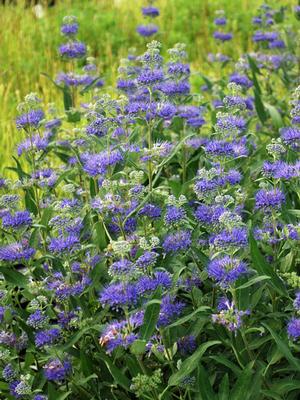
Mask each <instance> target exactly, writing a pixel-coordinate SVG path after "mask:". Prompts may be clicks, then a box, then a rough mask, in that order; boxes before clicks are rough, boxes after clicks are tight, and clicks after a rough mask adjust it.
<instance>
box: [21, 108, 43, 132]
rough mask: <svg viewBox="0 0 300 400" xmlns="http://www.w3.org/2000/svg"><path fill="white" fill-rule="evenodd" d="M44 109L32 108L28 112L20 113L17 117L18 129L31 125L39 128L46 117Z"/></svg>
mask: <svg viewBox="0 0 300 400" xmlns="http://www.w3.org/2000/svg"><path fill="white" fill-rule="evenodd" d="M44 117H45V114H44V112H43V110H40V109H38V110H30V111H29V112H28V113H25V114H22V115H19V116H18V117H17V119H16V126H17V129H19V130H20V129H28V128H30V127H33V128H37V127H38V126H39V125H40V122H41V121H42V120H43V119H44Z"/></svg>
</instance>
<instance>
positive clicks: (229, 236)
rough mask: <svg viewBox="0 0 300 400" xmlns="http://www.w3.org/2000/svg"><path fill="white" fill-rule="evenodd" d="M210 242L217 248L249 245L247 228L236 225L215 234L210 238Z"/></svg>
mask: <svg viewBox="0 0 300 400" xmlns="http://www.w3.org/2000/svg"><path fill="white" fill-rule="evenodd" d="M209 244H210V245H212V246H214V247H217V248H225V249H226V248H231V247H237V248H242V247H246V246H247V245H248V232H247V228H244V227H236V228H233V229H232V230H231V231H228V230H223V231H222V232H220V233H218V234H213V235H211V236H210V238H209Z"/></svg>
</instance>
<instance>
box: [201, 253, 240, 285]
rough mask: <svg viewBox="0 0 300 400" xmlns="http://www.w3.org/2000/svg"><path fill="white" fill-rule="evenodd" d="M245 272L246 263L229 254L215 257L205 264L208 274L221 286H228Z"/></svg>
mask: <svg viewBox="0 0 300 400" xmlns="http://www.w3.org/2000/svg"><path fill="white" fill-rule="evenodd" d="M247 272H248V268H247V265H246V264H245V263H244V262H243V261H240V260H239V259H237V258H232V257H230V256H225V257H223V258H216V259H214V260H212V261H211V262H210V263H209V264H208V266H207V273H208V276H209V277H210V278H212V279H214V280H215V281H216V282H217V283H218V284H219V285H220V286H221V287H228V286H229V285H230V284H232V283H234V282H235V281H236V280H237V279H238V278H239V277H240V276H242V275H244V274H246V273H247Z"/></svg>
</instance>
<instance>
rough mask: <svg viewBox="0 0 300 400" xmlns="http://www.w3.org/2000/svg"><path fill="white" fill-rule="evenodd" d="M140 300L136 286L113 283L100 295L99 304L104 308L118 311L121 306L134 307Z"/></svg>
mask: <svg viewBox="0 0 300 400" xmlns="http://www.w3.org/2000/svg"><path fill="white" fill-rule="evenodd" d="M137 300H138V293H137V288H136V285H134V284H125V283H112V284H110V285H109V286H107V287H105V288H104V289H103V290H102V292H101V293H100V297H99V302H100V303H101V304H102V305H103V306H106V305H108V306H110V307H111V308H113V309H118V308H120V307H121V306H131V307H132V306H134V305H135V304H136V303H137Z"/></svg>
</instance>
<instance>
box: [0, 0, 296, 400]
mask: <svg viewBox="0 0 300 400" xmlns="http://www.w3.org/2000/svg"><path fill="white" fill-rule="evenodd" d="M141 11H142V15H143V17H144V18H145V20H147V21H148V22H149V23H147V24H145V25H141V26H139V27H138V28H137V31H138V32H139V33H140V34H141V35H142V36H144V37H149V36H152V35H154V34H155V33H156V32H157V31H158V27H157V26H156V25H154V24H153V21H154V20H155V19H156V18H158V17H159V18H162V17H163V15H160V14H161V11H162V9H161V10H159V9H158V8H157V7H156V6H155V3H154V1H149V2H148V3H147V4H144V5H143V7H142V10H141ZM285 12H287V10H285V9H284V8H276V9H275V8H274V9H273V8H272V7H271V6H269V5H266V4H264V5H263V6H262V7H260V9H259V10H258V12H257V15H255V16H254V18H253V20H252V25H253V29H251V32H249V33H248V36H249V39H250V40H251V38H252V41H253V48H254V51H253V52H251V53H250V54H247V53H246V54H240V57H239V59H236V60H232V54H233V53H232V51H231V47H232V46H233V45H234V46H236V45H237V43H238V40H239V35H236V34H234V35H233V33H231V30H230V27H234V24H235V23H237V24H239V23H240V22H239V21H234V20H233V17H234V16H233V17H232V16H231V15H228V16H226V14H225V10H224V11H222V10H221V11H218V12H217V14H216V16H214V17H213V21H212V22H213V24H214V25H215V27H216V31H215V33H212V35H213V37H214V38H215V39H216V40H215V45H216V46H217V47H218V52H217V53H216V54H212V55H210V57H209V59H210V61H213V63H216V64H217V65H210V69H211V74H210V76H206V75H203V73H202V72H203V71H202V69H201V68H200V70H199V71H195V68H194V66H193V65H192V66H191V65H190V64H189V62H188V52H187V47H186V46H185V45H184V44H182V43H177V44H174V46H173V47H172V48H171V49H165V47H164V45H163V44H161V43H160V42H158V41H156V40H153V41H151V42H150V43H148V44H147V45H146V46H144V45H143V49H144V52H142V54H140V55H137V54H138V53H137V51H134V50H130V51H129V53H128V56H127V57H126V58H124V59H122V60H121V63H120V66H119V68H118V70H117V78H116V82H115V83H114V84H115V86H114V87H113V88H110V89H108V90H106V89H105V87H103V85H104V82H103V80H102V79H101V77H100V74H99V70H98V67H97V61H96V59H94V58H93V57H89V52H88V47H87V45H86V44H84V43H82V42H81V41H80V40H79V37H80V36H79V35H80V34H81V30H80V29H79V27H80V23H79V20H77V18H76V17H74V16H68V17H65V18H64V19H63V23H62V26H61V28H60V32H61V35H62V38H63V39H62V41H63V43H62V44H61V45H60V47H59V49H58V50H59V54H60V56H61V57H60V60H61V62H62V63H63V67H62V72H59V73H58V74H57V76H56V78H55V80H54V83H55V87H56V89H57V90H58V93H60V94H62V95H63V96H62V97H63V102H64V110H62V109H61V108H60V107H61V106H60V105H57V106H56V105H55V104H53V103H50V104H45V103H44V101H43V98H42V96H40V95H38V94H36V93H31V94H29V95H27V96H25V98H24V101H22V102H21V103H20V104H19V105H18V108H17V113H16V114H17V117H16V119H15V125H16V131H17V132H18V135H19V136H20V143H19V145H18V147H17V149H16V150H17V155H18V156H17V157H14V160H15V165H14V166H12V167H10V170H9V171H10V175H8V176H7V177H6V176H3V177H2V176H1V177H0V191H1V193H0V230H1V233H0V234H1V244H0V271H1V273H0V300H1V306H0V355H1V357H0V374H1V376H2V378H3V379H2V381H1V383H0V387H1V391H3V395H2V392H1V396H2V397H3V398H7V399H9V400H10V399H14V398H15V399H24V400H32V399H33V400H52V399H59V398H63V397H64V398H66V397H65V396H68V397H69V398H72V399H73V398H74V399H81V398H82V399H83V398H84V399H85V398H86V399H94V400H96V399H104V398H105V399H106V398H107V399H108V398H115V399H123V398H124V399H131V398H142V399H145V400H157V399H158V398H161V399H163V398H166V399H167V398H168V399H173V398H174V399H181V400H187V399H192V398H194V397H197V398H198V397H199V398H203V399H204V398H217V397H219V394H220V393H221V395H222V396H221V397H222V398H228V399H229V398H234V399H235V398H236V396H239V394H237V393H240V389H239V388H240V387H241V386H243V391H244V392H243V393H245V397H247V396H248V397H247V398H249V399H250V398H253V399H260V398H261V399H262V398H264V399H265V398H266V399H267V398H268V399H269V398H287V399H291V400H292V399H294V398H296V396H297V394H298V393H296V392H297V391H298V389H299V388H298V386H297V385H298V383H297V382H298V381H299V376H298V375H297V374H298V369H299V368H298V360H297V358H296V357H297V350H298V347H299V339H300V278H299V276H298V275H297V273H298V270H297V268H298V264H299V258H300V254H299V240H300V221H299V171H300V160H299V149H300V141H299V140H300V135H299V132H300V87H298V88H297V87H296V86H297V85H298V84H299V82H298V80H299V79H298V75H297V74H298V62H299V54H298V53H297V46H296V33H295V32H293V31H292V28H291V25H290V24H289V25H287V24H285ZM295 13H296V16H297V15H298V14H297V13H299V10H298V9H295ZM227 17H228V18H227ZM291 17H292V18H295V15H291ZM81 29H82V28H81ZM232 31H233V30H232ZM234 32H235V31H234ZM243 34H244V33H243ZM161 35H162V36H163V33H162V34H161ZM294 36H295V38H294ZM231 41H232V44H231V43H230V42H231ZM245 43H246V42H245ZM221 50H222V52H224V53H225V54H222V53H221ZM216 70H218V73H216V74H213V72H216ZM214 75H215V76H214ZM200 84H203V85H202V89H201V93H199V85H200ZM12 176H13V177H14V178H13V177H12ZM297 346H298V347H297ZM278 348H279V351H278ZM287 375H288V377H286V376H287ZM247 382H248V383H247ZM291 382H292V384H291ZM294 382H295V383H294ZM221 391H222V392H221ZM277 392H278V393H277ZM1 396H0V397H1ZM274 396H275V397H274ZM2 397H1V398H2Z"/></svg>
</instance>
